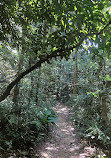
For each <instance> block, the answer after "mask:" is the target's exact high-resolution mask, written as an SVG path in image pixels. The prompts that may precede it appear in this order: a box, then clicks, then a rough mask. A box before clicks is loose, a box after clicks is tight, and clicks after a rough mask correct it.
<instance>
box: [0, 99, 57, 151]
mask: <svg viewBox="0 0 111 158" xmlns="http://www.w3.org/2000/svg"><path fill="white" fill-rule="evenodd" d="M56 121H57V118H56V114H55V112H54V111H53V110H52V109H51V108H50V107H49V106H45V105H43V106H38V107H37V106H36V105H34V104H32V105H30V106H29V105H27V104H23V105H20V104H19V105H18V106H17V107H16V108H15V105H13V103H12V102H7V101H6V102H4V103H2V104H1V105H0V153H5V152H11V151H13V150H16V151H23V150H28V149H29V148H30V147H33V146H34V145H35V143H37V142H39V141H40V140H42V139H43V138H44V137H46V136H47V134H48V131H49V126H50V124H55V123H56Z"/></svg>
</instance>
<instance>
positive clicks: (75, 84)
mask: <svg viewBox="0 0 111 158" xmlns="http://www.w3.org/2000/svg"><path fill="white" fill-rule="evenodd" d="M77 84H78V48H76V49H75V69H74V84H73V94H74V95H76V94H77Z"/></svg>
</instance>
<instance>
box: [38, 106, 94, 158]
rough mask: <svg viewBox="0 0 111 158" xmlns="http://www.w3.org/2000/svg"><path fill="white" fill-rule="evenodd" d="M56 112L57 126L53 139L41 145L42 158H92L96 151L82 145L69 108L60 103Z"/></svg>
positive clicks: (52, 134)
mask: <svg viewBox="0 0 111 158" xmlns="http://www.w3.org/2000/svg"><path fill="white" fill-rule="evenodd" d="M54 110H55V111H56V112H57V115H58V122H57V126H55V127H54V129H53V131H52V132H51V137H50V138H49V139H48V140H47V141H46V142H43V143H42V144H41V146H40V149H39V155H40V158H91V155H92V154H93V153H94V151H95V150H94V148H91V147H86V146H85V147H84V144H83V143H80V141H79V139H78V136H77V133H76V132H75V130H74V128H73V126H72V123H71V120H70V117H69V116H70V115H71V113H70V110H69V109H68V107H66V106H64V105H62V104H60V103H58V104H57V105H56V106H55V107H54Z"/></svg>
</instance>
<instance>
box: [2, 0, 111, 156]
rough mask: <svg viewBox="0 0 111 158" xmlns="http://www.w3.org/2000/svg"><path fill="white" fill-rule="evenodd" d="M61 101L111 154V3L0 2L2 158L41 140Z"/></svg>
mask: <svg viewBox="0 0 111 158" xmlns="http://www.w3.org/2000/svg"><path fill="white" fill-rule="evenodd" d="M58 101H59V102H61V103H64V104H65V105H67V106H68V107H69V108H71V110H72V113H73V114H72V118H71V120H72V123H73V124H74V126H75V128H76V131H77V133H78V135H79V137H81V139H85V140H87V141H88V142H90V143H91V145H92V146H95V147H96V148H99V149H100V150H102V152H103V153H104V154H105V156H104V157H107V158H111V2H110V1H109V0H64V1H62V0H3V1H0V156H1V157H5V156H2V155H5V154H6V157H8V156H9V155H11V154H12V153H13V152H15V151H16V152H17V154H18V157H19V156H21V155H23V151H26V150H29V148H30V147H33V146H34V145H35V144H36V143H37V142H40V141H41V140H44V139H46V137H47V136H48V132H49V131H50V126H52V125H55V124H56V122H57V115H56V113H55V111H54V109H53V107H54V106H55V105H56V102H58ZM7 154H8V155H7Z"/></svg>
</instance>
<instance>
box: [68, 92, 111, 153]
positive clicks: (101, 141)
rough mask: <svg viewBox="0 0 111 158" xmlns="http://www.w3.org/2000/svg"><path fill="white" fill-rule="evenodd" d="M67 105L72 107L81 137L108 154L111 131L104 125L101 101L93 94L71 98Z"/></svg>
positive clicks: (73, 119)
mask: <svg viewBox="0 0 111 158" xmlns="http://www.w3.org/2000/svg"><path fill="white" fill-rule="evenodd" d="M67 105H68V106H71V108H72V111H73V112H74V115H72V121H73V122H74V125H75V126H76V129H77V131H78V133H79V135H80V136H81V137H82V138H84V139H87V140H89V141H90V142H91V143H92V144H93V145H94V146H96V147H99V148H102V150H103V151H104V152H105V153H108V151H110V148H111V136H110V134H109V133H110V130H111V129H110V127H109V128H106V127H105V126H104V124H103V121H102V117H101V106H100V103H99V99H97V98H95V97H93V95H91V94H90V95H78V96H75V97H74V96H71V97H70V99H69V101H68V102H67ZM109 126H110V125H109Z"/></svg>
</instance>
